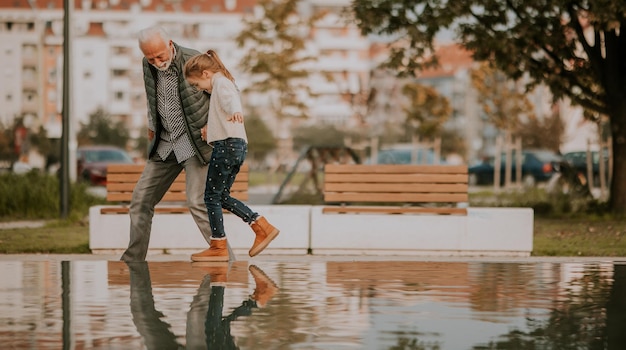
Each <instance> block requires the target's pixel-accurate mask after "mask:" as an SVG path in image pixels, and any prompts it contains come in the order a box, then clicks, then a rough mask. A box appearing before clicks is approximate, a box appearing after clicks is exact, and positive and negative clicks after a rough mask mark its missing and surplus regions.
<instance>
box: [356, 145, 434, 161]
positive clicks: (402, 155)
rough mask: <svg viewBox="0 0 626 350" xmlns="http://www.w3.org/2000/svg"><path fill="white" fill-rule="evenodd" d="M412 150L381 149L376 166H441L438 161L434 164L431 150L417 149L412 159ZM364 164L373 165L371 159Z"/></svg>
mask: <svg viewBox="0 0 626 350" xmlns="http://www.w3.org/2000/svg"><path fill="white" fill-rule="evenodd" d="M413 152H415V150H414V149H411V148H393V149H381V150H380V151H378V156H377V158H376V159H377V161H376V164H443V163H444V162H443V161H442V160H440V161H439V162H435V159H436V157H435V152H433V150H431V149H425V148H419V149H417V153H416V154H415V158H413ZM366 164H373V162H372V160H371V159H368V160H367V161H366Z"/></svg>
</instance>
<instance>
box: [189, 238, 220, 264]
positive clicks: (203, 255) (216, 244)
mask: <svg viewBox="0 0 626 350" xmlns="http://www.w3.org/2000/svg"><path fill="white" fill-rule="evenodd" d="M191 261H228V246H227V244H226V239H211V246H210V247H209V249H205V250H203V251H201V252H200V253H195V254H191Z"/></svg>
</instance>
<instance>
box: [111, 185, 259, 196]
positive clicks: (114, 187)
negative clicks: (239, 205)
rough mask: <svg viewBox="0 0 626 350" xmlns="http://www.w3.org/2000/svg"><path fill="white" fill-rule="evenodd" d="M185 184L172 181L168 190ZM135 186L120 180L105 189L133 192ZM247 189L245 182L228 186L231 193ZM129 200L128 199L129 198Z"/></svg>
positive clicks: (116, 191)
mask: <svg viewBox="0 0 626 350" xmlns="http://www.w3.org/2000/svg"><path fill="white" fill-rule="evenodd" d="M185 187H186V184H185V182H174V183H173V184H172V186H170V191H173V192H180V191H183V192H184V191H185ZM134 188H135V183H132V182H121V183H108V184H107V191H108V192H109V193H118V192H119V193H124V192H130V193H132V192H133V189H134ZM247 190H248V184H247V182H242V181H236V182H235V183H234V184H233V186H232V187H231V188H230V192H231V193H235V192H245V191H247ZM129 200H130V199H129Z"/></svg>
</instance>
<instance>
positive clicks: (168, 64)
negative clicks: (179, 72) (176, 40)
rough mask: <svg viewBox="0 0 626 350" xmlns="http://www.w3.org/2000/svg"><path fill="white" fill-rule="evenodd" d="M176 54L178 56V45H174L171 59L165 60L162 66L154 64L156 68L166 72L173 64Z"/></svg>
mask: <svg viewBox="0 0 626 350" xmlns="http://www.w3.org/2000/svg"><path fill="white" fill-rule="evenodd" d="M174 56H176V47H173V48H172V51H170V59H169V60H167V61H165V62H163V63H162V64H161V67H159V66H156V65H154V64H153V66H154V68H156V69H158V70H160V71H161V72H165V71H166V70H168V69H169V68H170V66H171V65H172V61H173V60H174Z"/></svg>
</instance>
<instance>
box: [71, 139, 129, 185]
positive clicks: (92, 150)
mask: <svg viewBox="0 0 626 350" xmlns="http://www.w3.org/2000/svg"><path fill="white" fill-rule="evenodd" d="M76 161H77V166H76V170H77V174H78V180H82V181H86V182H88V183H89V184H91V185H92V186H104V185H106V178H107V165H109V164H132V163H134V161H133V158H132V157H131V156H130V155H129V154H128V153H127V152H126V151H125V150H123V149H122V148H119V147H115V146H83V147H78V149H77V150H76Z"/></svg>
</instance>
